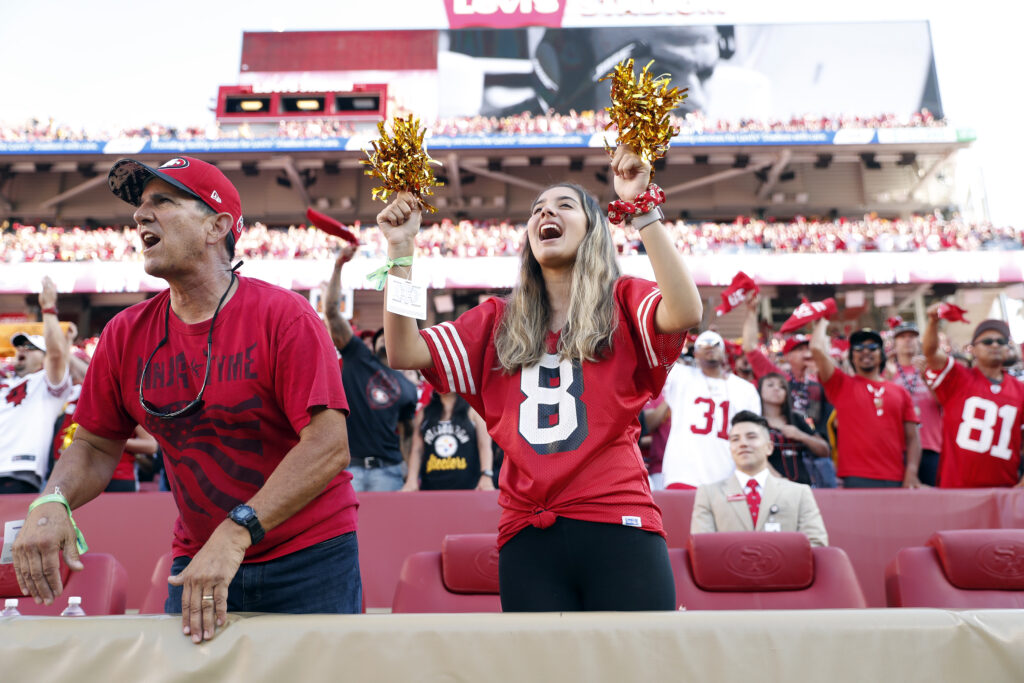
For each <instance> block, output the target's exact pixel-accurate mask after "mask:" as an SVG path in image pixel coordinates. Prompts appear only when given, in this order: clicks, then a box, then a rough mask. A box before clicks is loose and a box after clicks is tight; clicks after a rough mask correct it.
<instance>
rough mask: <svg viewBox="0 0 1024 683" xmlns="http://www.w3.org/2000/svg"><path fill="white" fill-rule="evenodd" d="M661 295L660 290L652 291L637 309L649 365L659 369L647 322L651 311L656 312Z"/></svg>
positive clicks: (638, 324)
mask: <svg viewBox="0 0 1024 683" xmlns="http://www.w3.org/2000/svg"><path fill="white" fill-rule="evenodd" d="M660 295H661V290H660V289H657V288H655V289H653V290H651V292H650V293H649V294H648V295H647V296H645V297H644V298H643V301H641V302H640V305H639V306H638V307H637V309H636V322H637V327H638V328H639V330H640V339H641V340H642V341H643V345H644V353H645V355H646V356H647V364H648V365H650V366H651V367H652V368H655V367H658V356H657V354H655V353H654V344H653V343H652V342H651V336H650V334H649V333H648V327H647V321H648V319H649V318H650V316H651V311H653V310H654V302H655V300H656V299H657V298H658V296H660Z"/></svg>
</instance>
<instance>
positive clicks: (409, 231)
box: [377, 192, 422, 254]
mask: <svg viewBox="0 0 1024 683" xmlns="http://www.w3.org/2000/svg"><path fill="white" fill-rule="evenodd" d="M421 215H422V211H421V210H420V201H419V199H417V198H416V197H415V196H414V195H413V194H412V193H410V192H398V193H396V194H395V196H394V198H393V199H392V200H391V203H390V204H388V205H387V206H386V207H384V209H383V210H381V212H380V213H378V214H377V227H379V228H380V229H381V231H382V232H383V233H384V237H385V238H386V239H387V241H388V245H389V246H390V247H392V248H398V249H402V250H407V251H408V253H409V254H411V253H412V251H413V249H414V247H415V243H416V233H417V232H419V229H420V218H421Z"/></svg>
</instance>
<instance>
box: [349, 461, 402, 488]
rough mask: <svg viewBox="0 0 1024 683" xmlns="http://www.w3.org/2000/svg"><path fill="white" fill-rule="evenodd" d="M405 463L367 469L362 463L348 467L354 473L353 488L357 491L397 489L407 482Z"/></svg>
mask: <svg viewBox="0 0 1024 683" xmlns="http://www.w3.org/2000/svg"><path fill="white" fill-rule="evenodd" d="M404 470H405V465H404V464H403V463H398V464H395V465H385V466H384V467H377V468H375V469H372V470H371V469H366V468H365V467H363V466H362V465H353V466H352V467H349V468H348V472H349V474H351V475H352V488H353V489H355V490H356V491H397V490H398V489H400V488H402V484H404V483H405V471H404Z"/></svg>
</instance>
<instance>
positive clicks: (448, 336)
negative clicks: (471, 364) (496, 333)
mask: <svg viewBox="0 0 1024 683" xmlns="http://www.w3.org/2000/svg"><path fill="white" fill-rule="evenodd" d="M437 333H438V336H440V337H441V340H442V341H443V342H444V346H445V351H446V353H447V354H448V358H449V359H450V360H451V363H452V365H453V366H454V367H455V376H456V377H457V378H458V380H459V386H458V389H457V391H458V392H459V393H460V394H465V393H466V389H467V386H466V378H465V374H466V373H465V371H464V369H463V367H462V358H460V357H459V354H458V353H456V351H455V344H454V342H453V339H455V338H457V337H458V332H456V330H455V326H454V325H452V324H451V323H441V324H440V325H438V326H437Z"/></svg>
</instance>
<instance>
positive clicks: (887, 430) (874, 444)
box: [825, 368, 918, 481]
mask: <svg viewBox="0 0 1024 683" xmlns="http://www.w3.org/2000/svg"><path fill="white" fill-rule="evenodd" d="M825 397H826V398H827V399H828V400H829V402H830V403H831V404H832V405H833V406H835V409H836V419H837V420H838V423H839V458H838V460H837V461H836V474H838V475H839V476H840V477H865V478H867V479H882V480H885V481H903V475H904V473H905V471H906V467H905V465H904V460H903V458H904V451H906V447H907V445H906V434H905V432H904V423H906V422H914V423H916V422H918V417H917V411H915V410H914V401H913V399H911V398H910V394H909V393H907V390H906V389H904V388H903V387H901V386H900V385H898V384H893V383H892V382H872V381H869V380H867V379H865V378H863V377H861V376H860V375H847V374H846V373H845V372H843V371H842V370H839V369H838V368H837V369H836V370H835V372H833V373H832V376H831V377H829V378H828V381H827V382H825Z"/></svg>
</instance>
